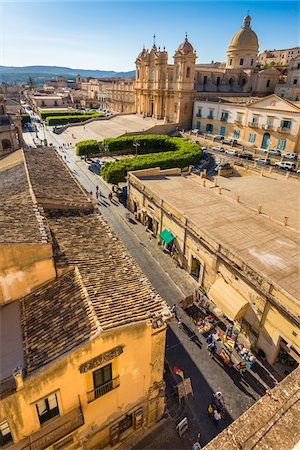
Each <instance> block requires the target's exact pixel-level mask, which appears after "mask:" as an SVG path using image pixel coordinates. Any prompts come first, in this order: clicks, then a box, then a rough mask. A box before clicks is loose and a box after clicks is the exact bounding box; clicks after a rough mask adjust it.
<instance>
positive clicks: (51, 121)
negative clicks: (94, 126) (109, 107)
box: [46, 113, 103, 125]
mask: <svg viewBox="0 0 300 450" xmlns="http://www.w3.org/2000/svg"><path fill="white" fill-rule="evenodd" d="M93 117H103V114H100V113H92V114H81V115H78V116H54V117H47V119H46V125H65V124H67V123H77V122H85V121H86V120H89V119H92V118H93Z"/></svg>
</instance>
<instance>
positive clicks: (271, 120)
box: [267, 117, 273, 128]
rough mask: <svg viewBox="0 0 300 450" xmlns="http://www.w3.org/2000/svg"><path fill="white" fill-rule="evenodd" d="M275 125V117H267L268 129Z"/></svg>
mask: <svg viewBox="0 0 300 450" xmlns="http://www.w3.org/2000/svg"><path fill="white" fill-rule="evenodd" d="M272 125H273V117H267V127H268V128H270V127H271V126H272Z"/></svg>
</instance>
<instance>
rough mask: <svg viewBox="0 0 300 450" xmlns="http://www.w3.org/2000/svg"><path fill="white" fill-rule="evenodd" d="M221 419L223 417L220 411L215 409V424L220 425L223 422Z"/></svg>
mask: <svg viewBox="0 0 300 450" xmlns="http://www.w3.org/2000/svg"><path fill="white" fill-rule="evenodd" d="M221 419H222V416H221V414H220V413H219V411H218V410H217V409H214V412H213V421H214V422H215V424H216V425H218V424H219V420H221Z"/></svg>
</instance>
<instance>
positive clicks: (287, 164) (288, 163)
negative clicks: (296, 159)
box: [274, 161, 296, 170]
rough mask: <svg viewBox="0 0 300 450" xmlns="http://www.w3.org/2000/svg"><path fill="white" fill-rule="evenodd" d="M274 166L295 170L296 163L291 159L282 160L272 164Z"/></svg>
mask: <svg viewBox="0 0 300 450" xmlns="http://www.w3.org/2000/svg"><path fill="white" fill-rule="evenodd" d="M274 166H275V167H279V168H280V169H285V170H295V168H296V164H295V163H293V162H291V161H282V162H277V163H275V164H274Z"/></svg>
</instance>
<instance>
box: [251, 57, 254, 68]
mask: <svg viewBox="0 0 300 450" xmlns="http://www.w3.org/2000/svg"><path fill="white" fill-rule="evenodd" d="M253 63H254V59H253V58H252V59H251V66H253Z"/></svg>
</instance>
